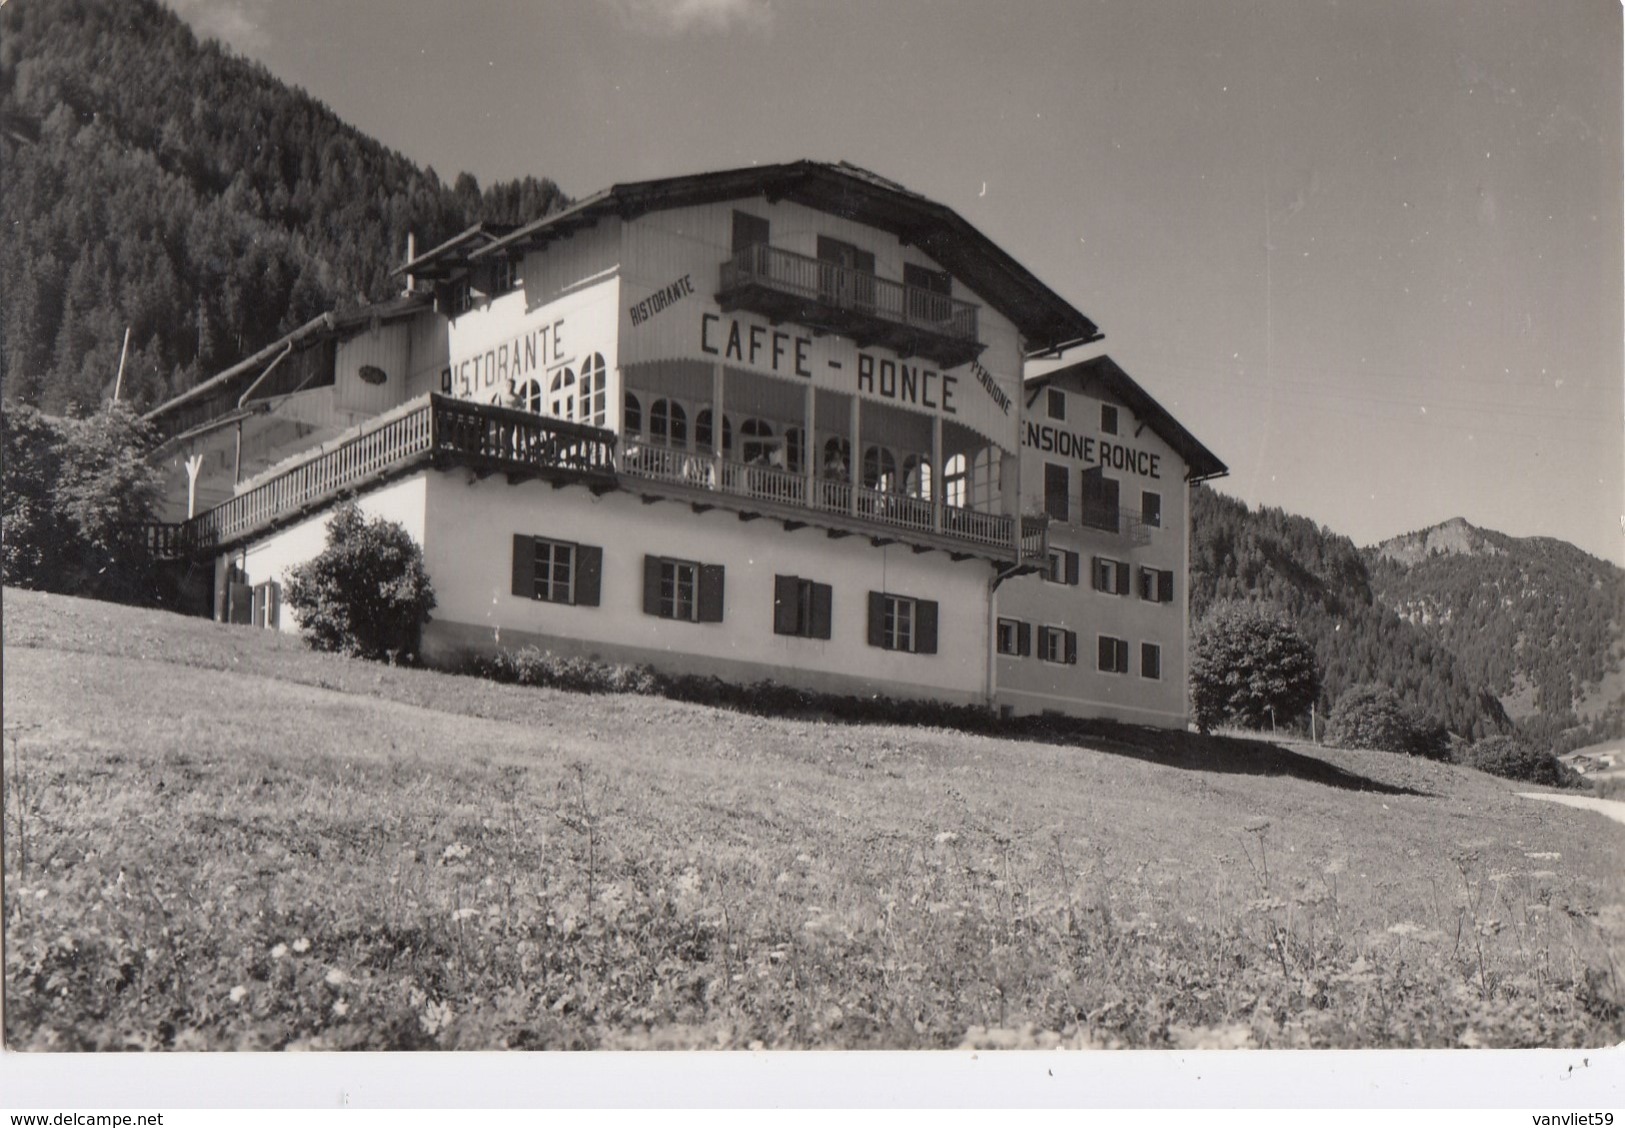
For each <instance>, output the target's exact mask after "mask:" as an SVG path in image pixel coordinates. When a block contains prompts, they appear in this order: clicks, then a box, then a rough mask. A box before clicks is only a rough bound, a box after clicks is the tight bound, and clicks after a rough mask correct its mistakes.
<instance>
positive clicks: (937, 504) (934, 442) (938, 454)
mask: <svg viewBox="0 0 1625 1128" xmlns="http://www.w3.org/2000/svg"><path fill="white" fill-rule="evenodd" d="M931 531H932V532H933V533H940V532H942V416H940V415H933V416H932V417H931Z"/></svg>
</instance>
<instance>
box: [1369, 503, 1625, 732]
mask: <svg viewBox="0 0 1625 1128" xmlns="http://www.w3.org/2000/svg"><path fill="white" fill-rule="evenodd" d="M1366 559H1367V562H1368V565H1369V568H1370V575H1371V585H1372V591H1373V593H1374V594H1375V595H1376V597H1377V598H1378V599H1379V600H1380V601H1381V602H1382V603H1383V604H1384V605H1385V606H1387V607H1391V608H1393V609H1394V610H1395V611H1396V612H1397V613H1398V614H1399V615H1400V616H1401V617H1402V618H1404V619H1406V620H1407V621H1409V622H1411V623H1414V624H1416V625H1418V626H1420V627H1422V628H1423V629H1424V630H1426V631H1427V632H1428V633H1429V634H1430V635H1432V636H1433V637H1434V638H1435V639H1437V640H1438V641H1439V642H1440V643H1441V644H1442V645H1443V646H1445V647H1447V648H1449V650H1450V651H1451V652H1452V653H1453V654H1455V655H1456V657H1457V659H1458V660H1459V661H1460V663H1461V665H1462V667H1463V669H1465V670H1466V672H1467V674H1468V676H1469V677H1471V678H1472V680H1473V681H1474V682H1475V683H1477V684H1480V685H1483V686H1485V687H1486V688H1488V689H1489V690H1491V691H1492V692H1493V693H1495V694H1496V695H1497V696H1499V697H1501V698H1502V699H1503V700H1504V701H1506V702H1507V704H1508V709H1509V711H1510V712H1512V713H1513V714H1514V716H1519V717H1521V718H1526V719H1524V720H1523V723H1524V724H1525V726H1526V727H1529V726H1533V727H1535V728H1539V729H1545V730H1548V731H1559V730H1561V729H1564V728H1568V727H1572V726H1573V725H1575V724H1577V723H1579V722H1580V721H1591V722H1597V721H1600V722H1601V723H1600V726H1599V727H1598V730H1597V731H1596V733H1595V735H1596V736H1597V737H1598V738H1599V739H1601V738H1604V737H1607V736H1612V735H1617V734H1618V732H1619V731H1620V729H1619V720H1620V713H1621V711H1622V706H1621V701H1620V677H1619V674H1620V665H1621V658H1622V657H1625V640H1622V636H1621V627H1622V624H1625V572H1622V571H1621V570H1620V569H1619V568H1618V567H1616V566H1615V565H1613V564H1611V563H1609V562H1607V561H1604V560H1599V559H1597V558H1596V557H1594V556H1591V555H1590V554H1589V553H1586V552H1583V551H1581V550H1580V549H1578V548H1576V547H1574V546H1573V545H1571V544H1568V543H1567V542H1565V541H1560V540H1553V539H1551V538H1547V537H1523V538H1520V537H1510V536H1507V535H1505V534H1503V533H1497V532H1493V531H1491V530H1487V529H1477V528H1474V527H1473V526H1472V525H1469V524H1468V523H1467V522H1465V521H1462V520H1460V519H1457V520H1454V521H1447V522H1445V523H1444V524H1442V525H1436V526H1434V527H1433V528H1431V529H1424V530H1422V531H1421V532H1417V533H1410V534H1407V535H1406V536H1403V537H1395V538H1394V539H1392V540H1389V541H1385V542H1383V543H1382V544H1380V545H1378V546H1377V547H1376V548H1374V549H1370V550H1368V551H1367V555H1366Z"/></svg>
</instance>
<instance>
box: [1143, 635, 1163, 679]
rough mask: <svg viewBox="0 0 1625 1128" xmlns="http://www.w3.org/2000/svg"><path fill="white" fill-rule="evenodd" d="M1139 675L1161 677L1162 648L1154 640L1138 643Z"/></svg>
mask: <svg viewBox="0 0 1625 1128" xmlns="http://www.w3.org/2000/svg"><path fill="white" fill-rule="evenodd" d="M1140 676H1141V677H1145V678H1160V677H1162V650H1161V649H1160V648H1159V647H1158V646H1157V644H1156V643H1154V642H1142V643H1141V644H1140Z"/></svg>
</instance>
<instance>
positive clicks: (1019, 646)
mask: <svg viewBox="0 0 1625 1128" xmlns="http://www.w3.org/2000/svg"><path fill="white" fill-rule="evenodd" d="M1032 652H1033V625H1032V624H1031V623H1017V624H1016V653H1017V654H1019V655H1021V657H1023V658H1027V657H1030V656H1031V655H1032Z"/></svg>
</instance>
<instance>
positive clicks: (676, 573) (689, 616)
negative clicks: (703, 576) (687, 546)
mask: <svg viewBox="0 0 1625 1128" xmlns="http://www.w3.org/2000/svg"><path fill="white" fill-rule="evenodd" d="M660 617H661V618H662V619H676V620H677V621H678V622H683V623H697V622H699V621H700V566H699V565H698V564H696V563H694V562H693V561H691V560H667V559H665V558H662V559H661V561H660Z"/></svg>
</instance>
